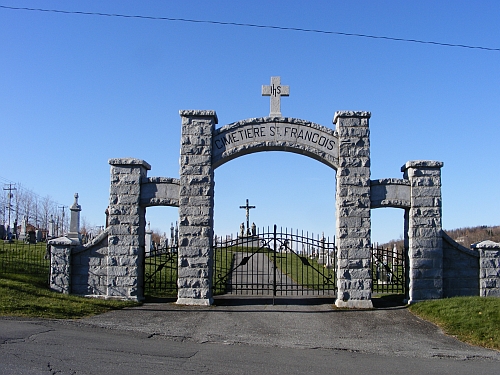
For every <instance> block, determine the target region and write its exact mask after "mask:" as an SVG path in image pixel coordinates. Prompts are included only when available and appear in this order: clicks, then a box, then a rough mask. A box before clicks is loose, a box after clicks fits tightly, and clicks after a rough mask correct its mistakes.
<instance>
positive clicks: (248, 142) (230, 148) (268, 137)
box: [212, 117, 339, 170]
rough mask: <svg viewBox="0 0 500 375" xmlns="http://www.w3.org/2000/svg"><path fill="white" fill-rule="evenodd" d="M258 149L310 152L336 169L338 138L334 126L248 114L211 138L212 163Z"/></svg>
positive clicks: (217, 164) (219, 164) (222, 128)
mask: <svg viewBox="0 0 500 375" xmlns="http://www.w3.org/2000/svg"><path fill="white" fill-rule="evenodd" d="M259 151H288V152H293V153H297V154H302V155H306V156H309V157H311V158H313V159H315V160H318V161H320V162H322V163H324V164H326V165H328V166H329V167H331V168H333V169H335V170H337V168H338V165H339V142H338V137H337V135H336V133H335V131H334V130H333V129H329V128H327V127H325V126H322V125H318V124H315V123H312V122H309V121H305V120H301V119H296V118H284V117H261V118H251V119H247V120H242V121H238V122H235V123H232V124H229V125H225V126H223V127H221V128H219V129H216V130H215V131H214V134H213V138H212V166H213V168H217V167H219V166H221V165H222V164H224V163H226V162H228V161H230V160H232V159H235V158H237V157H239V156H243V155H247V154H251V153H255V152H259Z"/></svg>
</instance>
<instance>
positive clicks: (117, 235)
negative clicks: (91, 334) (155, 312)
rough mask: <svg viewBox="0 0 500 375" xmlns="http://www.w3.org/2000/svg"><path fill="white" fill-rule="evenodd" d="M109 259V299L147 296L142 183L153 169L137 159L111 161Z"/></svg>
mask: <svg viewBox="0 0 500 375" xmlns="http://www.w3.org/2000/svg"><path fill="white" fill-rule="evenodd" d="M109 164H110V165H111V187H110V196H109V223H108V224H109V228H108V233H109V237H108V258H107V262H108V264H107V292H106V297H107V298H117V299H129V300H130V299H131V300H140V299H142V298H143V296H144V275H143V272H144V270H143V267H142V265H143V263H144V242H145V228H146V210H145V208H144V207H142V206H140V199H141V181H142V180H144V179H146V177H147V171H148V170H150V169H151V166H150V165H149V164H148V163H146V162H145V161H144V160H140V159H134V158H123V159H111V160H109Z"/></svg>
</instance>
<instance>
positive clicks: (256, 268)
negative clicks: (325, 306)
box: [213, 226, 337, 297]
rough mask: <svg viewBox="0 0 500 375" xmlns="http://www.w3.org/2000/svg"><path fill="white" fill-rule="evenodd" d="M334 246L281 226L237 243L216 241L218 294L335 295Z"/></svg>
mask: <svg viewBox="0 0 500 375" xmlns="http://www.w3.org/2000/svg"><path fill="white" fill-rule="evenodd" d="M336 263H337V262H336V251H335V242H334V241H333V242H330V241H329V239H326V238H324V236H322V237H316V238H314V236H313V235H309V234H308V233H305V234H304V233H303V232H302V233H300V234H299V233H298V231H297V232H295V233H293V231H290V232H288V231H286V230H285V232H283V230H281V231H280V232H278V231H277V227H276V226H274V229H273V230H272V231H271V230H269V228H268V230H267V231H265V230H263V231H262V232H261V233H256V234H254V235H247V236H239V237H237V238H236V239H233V238H232V237H229V238H227V237H226V238H217V237H216V238H215V243H214V265H213V267H214V273H213V274H214V280H213V290H214V295H220V294H241V295H268V296H271V295H272V296H273V297H274V296H298V295H329V296H333V295H335V294H336V277H335V269H336Z"/></svg>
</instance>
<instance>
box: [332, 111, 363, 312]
mask: <svg viewBox="0 0 500 375" xmlns="http://www.w3.org/2000/svg"><path fill="white" fill-rule="evenodd" d="M370 115H371V114H370V112H353V111H340V112H336V113H335V117H334V119H333V123H334V124H336V125H337V128H336V129H337V133H338V139H339V167H338V169H337V192H336V225H337V288H338V294H337V300H336V302H335V304H336V305H337V306H338V307H350V308H371V307H373V305H372V301H371V287H372V279H371V271H370V263H371V248H370V246H371V242H370V235H371V219H370V129H369V127H368V120H369V118H370Z"/></svg>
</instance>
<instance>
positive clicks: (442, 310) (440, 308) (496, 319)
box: [409, 297, 500, 350]
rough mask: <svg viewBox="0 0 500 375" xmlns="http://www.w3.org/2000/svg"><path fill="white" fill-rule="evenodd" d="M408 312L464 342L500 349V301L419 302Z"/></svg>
mask: <svg viewBox="0 0 500 375" xmlns="http://www.w3.org/2000/svg"><path fill="white" fill-rule="evenodd" d="M409 309H410V311H411V312H412V313H414V314H415V315H417V316H419V317H421V318H423V319H426V320H429V321H431V322H432V323H435V324H437V325H438V326H439V327H441V328H442V329H443V331H445V332H446V333H447V334H449V335H452V336H455V337H457V338H458V339H459V340H461V341H464V342H467V343H469V344H472V345H479V346H483V347H486V348H491V349H497V350H500V298H495V297H486V298H485V297H454V298H446V299H441V300H432V301H425V302H419V303H416V304H414V305H411V306H410V307H409Z"/></svg>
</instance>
